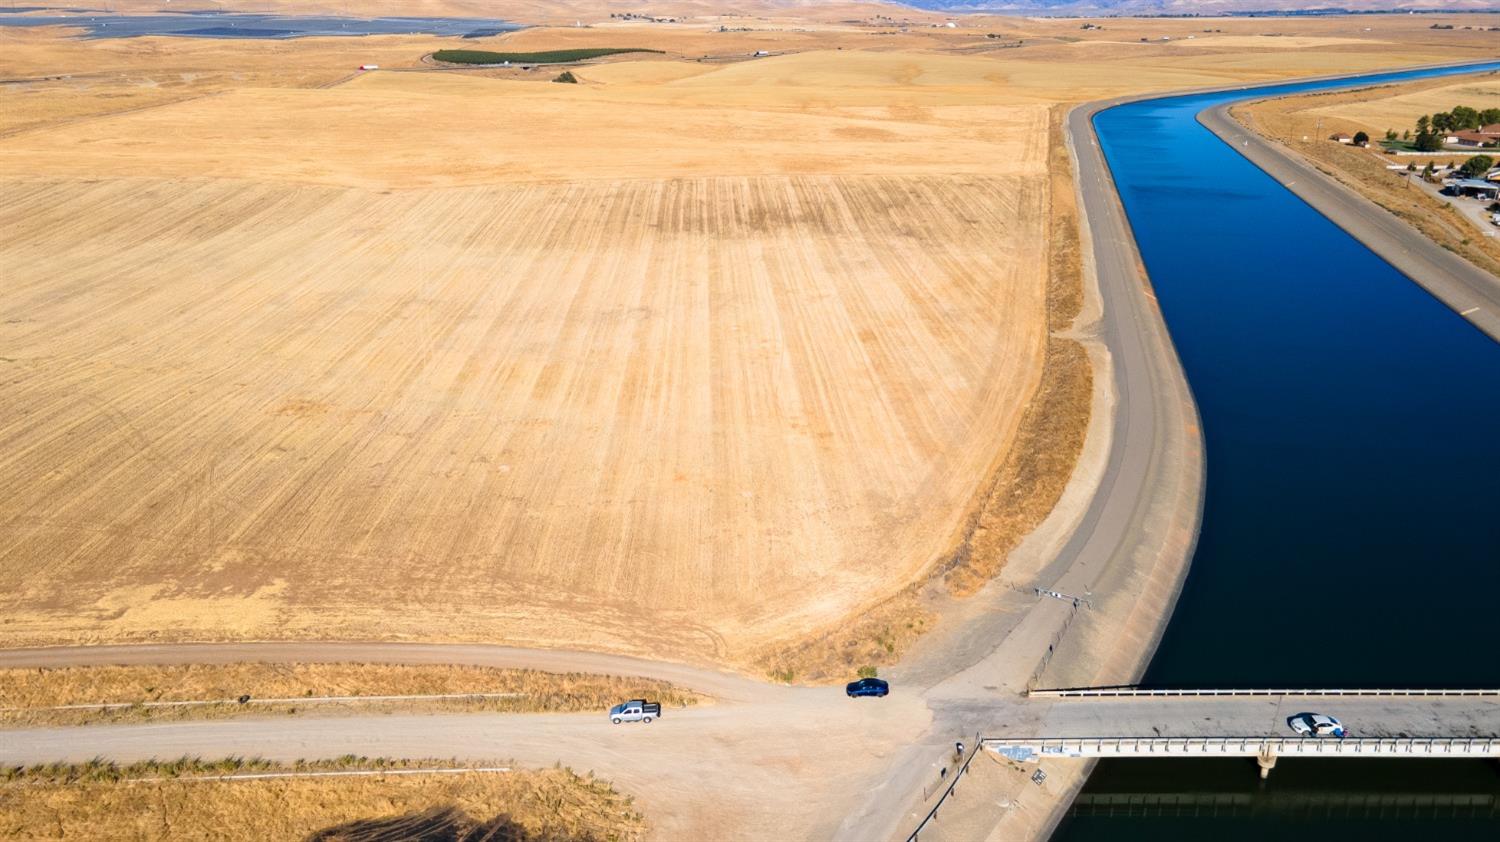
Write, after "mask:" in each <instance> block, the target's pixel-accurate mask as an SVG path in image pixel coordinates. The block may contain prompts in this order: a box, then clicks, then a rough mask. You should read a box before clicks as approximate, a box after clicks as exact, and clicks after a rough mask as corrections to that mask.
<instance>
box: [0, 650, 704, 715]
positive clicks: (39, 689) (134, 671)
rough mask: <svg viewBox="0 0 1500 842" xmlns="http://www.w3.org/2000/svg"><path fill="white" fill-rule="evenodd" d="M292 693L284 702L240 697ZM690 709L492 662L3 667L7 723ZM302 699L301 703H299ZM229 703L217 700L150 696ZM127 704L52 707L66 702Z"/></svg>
mask: <svg viewBox="0 0 1500 842" xmlns="http://www.w3.org/2000/svg"><path fill="white" fill-rule="evenodd" d="M463 693H475V694H514V695H506V696H505V697H503V698H473V699H443V700H426V701H416V700H381V701H375V700H370V701H349V702H337V703H320V702H316V701H311V700H314V699H322V698H326V697H330V696H398V695H399V696H407V695H411V696H415V695H448V694H463ZM242 696H248V697H250V698H251V699H254V700H261V701H264V700H270V699H289V700H291V701H288V702H286V703H284V704H283V703H275V704H261V703H240V702H238V701H237V700H238V699H240V697H242ZM632 698H649V699H654V700H658V701H660V702H661V703H662V704H663V705H666V706H668V707H676V708H681V707H688V706H692V705H697V704H700V703H703V702H705V701H707V697H705V696H702V695H700V694H698V693H693V692H691V691H687V690H682V689H679V688H677V687H674V686H673V685H671V684H668V683H666V682H663V681H652V680H649V679H641V678H622V677H618V676H608V675H584V674H576V673H549V672H538V671H536V670H517V669H491V668H487V667H469V666H447V665H433V666H427V665H421V666H408V665H399V664H302V663H290V664H268V663H243V664H194V665H186V666H98V667H65V668H58V669H7V670H0V723H3V724H7V725H41V724H46V725H74V724H85V723H93V722H101V721H141V720H153V721H155V720H175V719H195V718H222V717H227V716H234V715H237V714H245V713H251V714H262V715H263V714H267V713H281V714H294V713H299V712H300V713H309V712H316V713H326V712H333V713H337V712H354V711H358V712H361V713H368V712H370V711H372V710H409V709H414V708H416V709H421V710H464V711H494V712H503V713H537V712H543V711H549V712H570V711H600V710H604V709H606V708H608V707H609V706H610V705H613V704H615V703H617V702H619V701H621V700H624V699H632ZM299 699H300V700H303V701H298V700H299ZM177 701H222V702H223V703H222V704H216V705H212V706H191V707H189V706H178V707H154V706H153V707H147V706H144V705H145V703H159V702H177ZM119 704H128V705H130V707H124V708H111V709H108V710H101V709H99V708H83V709H76V710H55V709H50V710H49V708H56V707H61V706H74V705H85V706H87V705H119Z"/></svg>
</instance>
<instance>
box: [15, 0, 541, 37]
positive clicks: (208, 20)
mask: <svg viewBox="0 0 1500 842" xmlns="http://www.w3.org/2000/svg"><path fill="white" fill-rule="evenodd" d="M27 8H28V10H36V8H37V7H27ZM49 11H53V10H49ZM55 11H59V12H73V13H75V14H54V15H4V14H0V27H5V26H21V27H26V26H75V27H80V28H82V29H83V30H84V33H85V34H84V37H86V38H139V37H141V36H144V35H175V36H181V37H187V38H304V37H309V36H328V35H349V36H355V35H409V34H422V35H447V36H464V37H478V36H489V35H495V34H498V33H501V32H509V31H511V30H513V29H520V28H521V27H519V26H518V25H516V24H513V23H507V22H506V21H503V20H496V19H490V18H424V17H384V18H353V17H319V16H313V15H257V14H238V13H227V12H183V13H180V14H170V15H112V14H107V13H104V12H93V13H90V11H89V10H86V9H57V10H55Z"/></svg>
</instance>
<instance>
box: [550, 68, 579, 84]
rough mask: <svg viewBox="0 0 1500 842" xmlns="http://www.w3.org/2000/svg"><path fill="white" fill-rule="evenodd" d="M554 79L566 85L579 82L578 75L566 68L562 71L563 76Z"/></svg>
mask: <svg viewBox="0 0 1500 842" xmlns="http://www.w3.org/2000/svg"><path fill="white" fill-rule="evenodd" d="M552 81H554V82H562V83H563V84H565V85H576V84H578V77H577V76H574V75H573V71H571V70H564V71H563V72H562V75H561V76H558V77H557V78H556V79H553V80H552Z"/></svg>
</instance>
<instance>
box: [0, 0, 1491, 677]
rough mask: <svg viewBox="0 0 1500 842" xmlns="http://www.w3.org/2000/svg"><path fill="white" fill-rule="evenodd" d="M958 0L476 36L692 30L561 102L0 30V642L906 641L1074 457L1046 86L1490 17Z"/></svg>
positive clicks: (1378, 47) (312, 43)
mask: <svg viewBox="0 0 1500 842" xmlns="http://www.w3.org/2000/svg"><path fill="white" fill-rule="evenodd" d="M396 5H399V4H390V8H388V9H386V11H387V12H393V11H395V6H396ZM522 5H524V4H522ZM471 6H472V4H467V5H466V4H465V3H457V2H455V3H451V4H444V3H434V4H428V5H427V6H424V9H423V10H424V11H425V12H427V13H436V12H438V11H439V10H441V9H448V10H449V11H450V12H452V13H463V12H464V11H465V9H469V8H470V7H471ZM516 8H521V6H519V5H518V6H516ZM490 11H491V13H499V14H504V13H505V12H503V11H497V10H494V9H491V10H490ZM869 11H870V10H869V9H865V10H864V11H859V12H857V14H861V15H862V14H865V13H867V12H869ZM570 14H571V12H570ZM788 14H790V13H788ZM817 14H818V15H828V16H832V15H835V12H834V11H833V10H832V7H819V11H818V13H817ZM837 14H838V15H843V16H847V15H851V14H856V11H855V10H854V8H853V7H849V8H847V9H844V8H841V9H839V10H838V12H837ZM912 14H913V15H920V14H923V13H918V12H913V13H912ZM601 16H603V15H601ZM838 19H839V20H840V21H843V20H845V18H843V17H840V18H838ZM1433 19H1436V18H1433ZM966 20H971V21H972V22H973V26H972V27H965V28H963V29H956V30H946V29H945V28H939V29H931V28H924V27H915V28H913V29H912V31H910V32H906V33H901V32H896V31H894V30H893V28H892V27H891V26H890V25H889V24H888V23H870V24H869V25H864V24H858V23H848V22H840V23H834V24H817V25H814V24H807V25H802V24H795V25H793V24H789V23H788V22H787V20H785V19H779V18H778V19H774V20H771V19H767V20H762V19H754V18H743V19H739V20H738V21H737V22H738V23H742V24H744V27H743V28H746V29H750V30H753V31H746V32H732V33H723V32H718V31H716V30H717V21H716V22H715V23H714V24H711V25H710V24H703V25H691V26H688V25H682V26H677V25H673V26H653V25H645V24H641V25H635V24H624V23H619V22H614V21H611V22H608V23H607V24H604V23H603V22H602V21H598V20H595V19H593V18H590V19H589V20H587V21H585V22H594V23H599V24H601V25H599V26H594V27H590V26H586V27H580V28H571V27H570V28H565V29H564V28H545V27H538V28H533V29H527V30H522V31H520V32H516V33H511V34H508V35H505V36H501V37H497V38H481V39H474V41H473V42H472V43H469V42H464V43H463V44H462V46H464V47H470V46H472V47H474V48H476V49H486V50H495V51H516V52H521V51H524V52H533V51H547V50H587V49H599V48H606V47H609V46H610V45H621V44H624V45H634V46H640V47H643V48H649V49H653V50H663V51H665V52H666V53H668V54H669V55H670V56H677V57H683V56H691V57H694V58H698V57H703V58H704V59H705V60H704V61H701V62H700V61H696V60H692V61H689V60H681V59H674V58H669V57H668V56H652V57H650V58H648V59H636V58H633V57H626V58H624V59H623V60H620V61H615V62H610V63H605V64H601V65H598V66H589V67H586V68H581V69H579V70H578V71H577V75H578V77H579V79H580V81H581V82H583V83H584V84H579V85H569V86H564V85H550V84H533V83H534V82H546V81H547V80H548V79H550V78H552V76H553V75H555V71H544V72H540V73H533V74H530V75H527V74H526V73H524V72H522V71H519V70H517V71H514V72H512V71H499V70H490V69H462V70H451V69H444V70H436V69H433V68H431V67H428V66H424V65H423V64H422V57H423V56H425V55H428V54H430V53H432V52H433V51H434V50H436V49H440V48H442V47H444V46H454V42H453V41H451V40H444V39H438V38H427V37H408V36H399V37H376V38H362V39H307V40H305V41H298V42H287V43H283V42H273V43H266V42H262V43H227V42H214V41H204V40H194V39H161V38H143V39H131V40H129V41H113V42H103V41H91V42H82V41H74V40H70V39H68V38H65V37H62V35H61V34H60V33H58V32H55V31H54V32H25V33H10V32H5V33H0V37H3V38H4V39H6V40H5V44H4V46H5V49H0V74H3V76H4V77H5V78H7V79H22V80H34V81H22V82H18V83H17V84H16V85H14V86H9V87H7V90H6V94H7V96H8V99H7V102H6V105H7V108H5V109H0V171H3V172H4V173H5V174H6V175H5V177H4V180H3V182H0V191H3V192H0V266H3V268H4V272H5V283H4V284H3V285H0V378H3V379H0V383H3V384H4V385H3V387H0V388H3V389H4V394H3V397H4V400H3V401H0V442H3V443H4V447H3V448H0V470H4V471H5V472H6V473H5V476H6V477H7V478H8V479H9V481H10V483H11V486H12V487H13V488H14V489H15V493H12V494H9V495H7V496H5V497H4V498H0V645H21V644H35V643H78V642H95V641H142V640H178V639H196V640H205V639H208V640H212V639H251V638H322V639H327V638H369V637H379V638H384V639H390V638H396V639H424V640H484V641H491V642H502V641H503V642H506V643H512V644H518V645H538V646H571V647H580V648H588V649H604V650H612V651H622V652H628V653H634V654H642V655H649V656H652V657H665V658H681V659H688V660H696V661H714V662H717V663H728V664H733V665H737V666H741V667H753V668H755V669H756V670H757V671H763V670H764V669H766V668H767V665H769V664H774V665H775V666H774V668H775V669H777V670H791V669H795V670H797V672H798V674H801V675H807V674H809V671H808V670H807V669H805V668H804V667H805V666H806V665H807V664H812V665H814V666H813V668H812V670H811V672H812V673H816V672H817V671H818V670H820V669H821V670H826V671H829V672H836V671H838V670H840V669H843V668H844V667H846V666H852V665H863V663H864V662H865V660H866V659H875V660H882V661H883V660H884V659H886V658H894V657H896V656H897V655H898V654H899V652H900V650H901V648H902V647H903V646H904V645H905V641H907V640H909V639H910V638H911V637H913V636H915V634H916V633H918V632H919V631H920V630H921V629H923V628H927V627H928V626H929V625H930V624H931V620H932V618H931V617H929V616H928V615H927V614H926V613H925V612H924V610H923V609H922V608H921V607H920V606H918V605H915V604H914V603H913V602H912V601H910V600H909V599H906V597H905V596H903V595H910V594H912V593H914V592H915V591H916V590H917V589H918V588H920V587H921V586H922V584H923V582H924V581H926V575H927V574H929V573H931V572H933V571H936V570H941V569H946V565H947V563H948V562H952V561H955V560H958V561H962V562H964V565H963V566H964V568H965V569H966V570H967V571H968V572H967V573H965V574H964V576H965V577H966V578H965V579H964V580H963V581H957V577H955V581H954V584H955V585H956V586H957V587H958V589H959V590H968V589H971V588H973V587H976V586H978V585H979V584H981V583H982V582H983V580H984V578H985V577H986V576H988V575H990V574H992V573H993V572H994V571H995V570H997V569H999V567H1000V565H1002V564H1003V563H1004V555H1005V553H1006V552H1007V551H1008V548H1009V547H1010V546H1013V545H1014V542H1015V541H1016V540H1018V539H1019V537H1020V535H1021V534H1022V533H1024V532H1025V531H1027V530H1028V529H1030V528H1032V526H1033V525H1034V524H1035V522H1036V521H1037V519H1038V518H1040V517H1041V516H1043V515H1044V514H1045V511H1046V510H1047V509H1048V508H1050V506H1051V501H1052V500H1053V499H1055V494H1056V490H1057V489H1058V488H1060V487H1061V484H1062V483H1063V482H1065V481H1066V478H1067V474H1068V473H1069V472H1070V471H1071V467H1072V462H1073V458H1074V452H1073V451H1074V449H1075V448H1076V444H1077V435H1076V433H1077V431H1078V429H1080V426H1079V425H1080V424H1081V423H1082V422H1081V421H1080V420H1079V419H1080V418H1082V417H1085V416H1086V412H1085V411H1084V410H1083V409H1082V405H1081V403H1080V401H1081V398H1080V396H1081V395H1083V394H1084V393H1085V392H1086V391H1087V388H1086V387H1087V384H1088V379H1087V377H1088V373H1087V371H1085V370H1084V368H1085V367H1086V366H1085V363H1084V361H1083V360H1082V358H1081V357H1080V356H1079V355H1078V354H1077V353H1076V350H1077V349H1076V348H1075V347H1073V346H1071V345H1070V344H1069V342H1068V341H1067V340H1062V341H1059V338H1058V337H1056V336H1054V335H1053V334H1055V333H1057V332H1059V331H1064V330H1065V329H1066V328H1067V324H1068V322H1069V321H1070V318H1071V313H1072V312H1073V311H1074V310H1075V309H1076V300H1075V299H1076V297H1077V278H1076V272H1074V271H1073V268H1072V267H1074V265H1075V264H1076V260H1077V243H1076V236H1074V235H1073V234H1074V232H1072V231H1071V229H1072V228H1073V226H1074V223H1073V221H1072V217H1071V216H1068V213H1070V212H1071V211H1070V209H1068V208H1066V207H1063V205H1064V204H1066V203H1065V202H1063V203H1059V202H1058V201H1057V199H1056V196H1055V194H1056V192H1057V191H1058V190H1060V189H1067V188H1066V181H1065V180H1063V181H1057V180H1055V178H1054V175H1055V174H1049V168H1055V167H1056V166H1058V165H1059V161H1060V160H1061V159H1060V158H1059V156H1058V152H1059V150H1058V148H1057V147H1056V139H1055V138H1049V137H1048V132H1049V129H1048V126H1049V115H1050V113H1051V109H1052V108H1053V107H1054V106H1055V105H1056V104H1057V103H1060V102H1070V101H1076V100H1080V99H1086V98H1092V97H1099V96H1112V95H1116V94H1120V93H1125V92H1134V91H1144V90H1152V89H1163V88H1170V87H1187V86H1193V85H1204V84H1213V83H1225V82H1230V81H1243V80H1252V79H1268V78H1279V77H1285V76H1289V75H1295V74H1298V73H1310V72H1320V71H1321V72H1327V71H1334V70H1341V71H1347V70H1357V69H1365V68H1372V67H1378V66H1389V65H1392V64H1401V63H1418V62H1421V61H1431V60H1437V59H1448V60H1451V59H1454V58H1460V57H1462V56H1463V55H1465V54H1478V53H1480V52H1482V51H1483V50H1485V49H1487V45H1486V43H1485V42H1484V41H1483V40H1482V38H1481V37H1480V36H1476V35H1473V34H1472V33H1461V32H1455V33H1447V34H1442V35H1438V34H1434V33H1432V32H1430V31H1427V30H1425V29H1419V28H1418V26H1417V24H1416V23H1413V22H1411V21H1404V20H1402V21H1397V20H1394V19H1392V20H1385V19H1382V20H1379V21H1373V23H1374V24H1375V25H1376V28H1377V32H1375V33H1374V34H1372V35H1370V36H1367V37H1363V38H1362V37H1360V36H1356V35H1354V34H1353V33H1352V32H1351V31H1345V30H1346V29H1348V28H1349V27H1350V26H1351V24H1349V23H1348V22H1347V21H1325V20H1307V21H1288V22H1279V23H1278V26H1284V29H1285V30H1286V32H1285V33H1284V34H1286V35H1288V36H1297V37H1307V38H1322V39H1332V40H1333V41H1337V43H1329V44H1327V45H1325V46H1319V47H1318V48H1317V49H1315V50H1303V51H1287V50H1278V51H1276V52H1275V54H1274V55H1273V54H1270V53H1269V52H1268V51H1266V50H1263V49H1260V48H1258V47H1255V46H1249V45H1247V44H1245V43H1241V42H1237V41H1233V40H1225V41H1223V42H1221V43H1219V44H1217V45H1213V44H1203V45H1197V46H1196V47H1195V48H1194V49H1191V50H1188V49H1179V48H1176V47H1169V46H1165V45H1163V46H1152V45H1142V44H1138V43H1134V42H1135V41H1137V40H1138V38H1143V37H1150V36H1152V35H1154V34H1159V33H1170V34H1171V35H1172V36H1173V37H1174V38H1175V37H1178V36H1181V35H1182V34H1184V33H1192V32H1195V31H1198V30H1199V29H1200V28H1201V27H1202V25H1203V24H1202V23H1201V22H1197V21H1167V20H1161V21H1158V20H1153V21H1110V22H1108V24H1107V27H1108V29H1107V31H1091V32H1086V33H1081V34H1080V30H1079V29H1078V26H1077V23H1076V22H1072V21H1068V22H1059V21H1050V22H1049V21H1038V20H1020V19H1015V18H972V19H966ZM1473 20H1474V21H1475V22H1478V21H1480V20H1488V18H1481V17H1479V16H1474V18H1473ZM726 21H728V22H730V23H736V21H734V20H730V19H726ZM569 22H571V20H570V21H569ZM1428 22H1430V20H1427V19H1424V20H1423V21H1421V23H1422V24H1426V23H1428ZM803 23H807V22H806V21H804V22H803ZM1214 26H1215V28H1219V27H1221V26H1222V28H1223V29H1224V34H1225V36H1226V37H1230V36H1233V37H1240V38H1244V37H1250V36H1256V37H1260V36H1262V35H1264V32H1263V29H1264V24H1263V23H1261V22H1258V21H1216V22H1215V24H1214ZM940 29H941V31H940ZM986 31H990V32H996V33H1004V35H1005V37H1006V38H1007V39H1023V38H1024V40H1025V42H1026V44H1025V47H1024V48H1018V49H1007V50H1003V51H999V52H980V51H977V50H978V48H987V46H988V45H989V42H990V40H991V39H986V37H985V33H986ZM1080 38H1082V39H1083V40H1080ZM1205 40H1207V39H1205ZM1376 41H1378V42H1387V43H1370V42H1376ZM1254 43H1255V44H1258V43H1260V42H1259V41H1256V42H1254ZM1392 45H1396V46H1392ZM1210 47H1212V48H1210ZM757 49H769V50H772V51H775V52H778V53H786V54H785V55H777V56H774V57H769V58H761V59H755V60H753V61H751V60H745V59H746V58H747V57H748V56H749V55H750V54H751V53H752V52H753V51H755V50H757ZM1465 51H1467V53H1466V52H1465ZM367 62H370V63H378V64H379V65H380V66H381V67H383V68H387V70H382V71H379V72H375V73H370V74H363V75H361V74H357V73H355V72H354V70H353V69H354V68H355V67H358V66H359V65H360V64H363V63H367ZM1060 185H1061V186H1060ZM1058 413H1060V414H1061V415H1056V414H1058ZM1063 416H1066V417H1063ZM1025 419H1029V421H1027V423H1026V424H1024V425H1023V420H1025ZM1033 448H1036V449H1041V450H1045V451H1046V452H1045V453H1037V454H1028V453H1021V452H1019V451H1020V450H1025V449H1033ZM986 507H988V508H986ZM981 511H987V512H988V514H987V515H983V516H980V515H979V514H978V513H980V512H981ZM976 518H979V519H978V520H976ZM976 523H979V524H980V526H978V527H975V524H976ZM976 529H977V530H979V531H976ZM981 532H982V537H983V539H984V540H983V547H982V548H980V549H979V550H975V546H977V545H975V544H974V543H973V542H972V541H967V542H966V540H965V539H966V537H970V538H972V537H973V536H975V535H980V534H981ZM875 606H881V608H880V609H879V610H878V611H871V612H870V613H867V614H865V615H863V616H866V617H869V618H873V622H874V624H873V625H870V626H869V627H868V628H867V627H864V626H860V627H857V628H856V627H852V626H850V625H849V624H846V623H843V622H842V621H843V619H844V618H845V617H847V616H849V613H850V612H851V611H853V610H855V609H873V608H874V607H875ZM808 639H815V640H817V641H818V643H817V645H816V646H815V647H814V649H817V648H818V647H823V648H822V649H819V650H818V651H816V652H815V651H812V650H806V651H802V650H798V649H797V644H798V643H799V642H801V641H804V640H808ZM787 652H793V653H797V652H800V654H797V655H796V657H794V658H792V660H793V661H801V662H804V663H802V664H797V663H792V664H786V663H783V658H782V656H783V655H785V654H786V653H787ZM830 653H831V654H830ZM846 661H847V663H846ZM818 664H821V665H822V666H817V665H818Z"/></svg>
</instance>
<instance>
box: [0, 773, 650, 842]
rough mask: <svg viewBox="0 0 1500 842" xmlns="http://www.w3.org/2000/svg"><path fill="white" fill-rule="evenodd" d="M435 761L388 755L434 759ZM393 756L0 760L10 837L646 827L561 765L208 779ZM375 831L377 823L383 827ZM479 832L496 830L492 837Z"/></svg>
mask: <svg viewBox="0 0 1500 842" xmlns="http://www.w3.org/2000/svg"><path fill="white" fill-rule="evenodd" d="M452 765H453V764H451V763H446V762H442V761H435V762H421V763H417V762H409V763H400V764H394V767H396V768H408V769H410V768H441V767H450V766H452ZM392 767H393V764H387V763H380V762H378V761H362V760H359V759H354V758H350V759H347V760H345V761H342V762H337V763H315V764H308V765H305V766H302V767H283V766H280V765H277V764H269V763H263V762H239V761H230V762H222V763H200V762H195V761H176V762H171V763H151V764H136V765H133V766H128V767H115V766H111V765H87V766H57V767H41V768H37V769H31V770H17V769H7V770H3V771H4V774H5V777H4V778H3V779H0V836H4V837H5V838H7V839H43V838H45V839H140V840H155V839H187V838H191V839H202V840H219V839H222V840H231V839H244V838H246V836H247V835H252V836H253V837H254V838H256V839H266V840H299V839H319V840H325V842H335V840H367V839H389V838H393V836H392V834H396V837H395V838H401V839H411V840H439V839H443V840H450V839H475V840H479V839H493V838H499V839H506V840H515V842H528V840H529V841H530V842H541V840H596V842H606V840H618V842H634V840H639V839H641V838H643V836H644V834H645V820H644V818H643V817H642V816H641V815H640V814H639V813H638V812H636V811H635V810H634V809H632V808H631V799H630V798H628V797H626V796H623V795H621V794H619V793H618V792H616V791H615V790H614V789H613V788H612V787H611V786H610V785H609V784H608V783H606V782H603V781H599V780H596V779H594V778H593V777H591V776H589V777H584V776H579V775H576V774H574V773H573V772H572V771H570V770H566V769H550V770H546V771H531V770H525V769H511V770H510V771H507V772H469V773H464V774H452V775H394V774H386V775H376V776H372V777H333V778H328V777H321V778H296V777H290V778H270V779H258V780H219V781H216V780H203V779H198V780H195V779H194V778H198V777H201V776H209V775H221V774H229V775H234V774H277V773H281V772H296V771H314V770H318V771H329V770H332V771H344V772H349V771H358V770H362V769H381V768H392ZM376 831H384V834H385V835H380V834H379V833H376ZM486 832H488V833H492V834H499V835H498V836H487V835H486Z"/></svg>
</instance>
